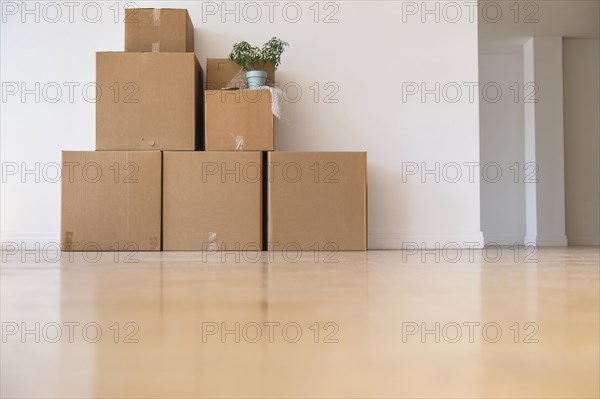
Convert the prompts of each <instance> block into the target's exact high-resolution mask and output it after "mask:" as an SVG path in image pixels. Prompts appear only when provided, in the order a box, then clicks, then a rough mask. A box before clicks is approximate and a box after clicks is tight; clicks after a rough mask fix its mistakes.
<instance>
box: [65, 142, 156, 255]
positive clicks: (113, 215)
mask: <svg viewBox="0 0 600 399" xmlns="http://www.w3.org/2000/svg"><path fill="white" fill-rule="evenodd" d="M161 167H162V162H161V153H160V151H63V153H62V177H61V185H62V198H61V211H62V213H61V247H62V249H63V250H64V251H86V250H92V251H97V250H106V251H111V250H112V251H114V250H128V251H132V250H140V251H156V250H160V230H161V226H160V223H161V219H160V216H161Z"/></svg>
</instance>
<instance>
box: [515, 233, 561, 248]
mask: <svg viewBox="0 0 600 399" xmlns="http://www.w3.org/2000/svg"><path fill="white" fill-rule="evenodd" d="M567 244H568V241H567V236H565V235H556V236H550V235H546V236H543V235H536V236H534V235H528V236H525V245H535V246H536V247H566V246H567Z"/></svg>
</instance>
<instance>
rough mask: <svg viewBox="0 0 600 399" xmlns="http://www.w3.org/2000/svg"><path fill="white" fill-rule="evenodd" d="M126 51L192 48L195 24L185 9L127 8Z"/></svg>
mask: <svg viewBox="0 0 600 399" xmlns="http://www.w3.org/2000/svg"><path fill="white" fill-rule="evenodd" d="M125 51H128V52H155V53H156V52H161V53H165V52H166V53H185V52H190V53H193V52H194V25H192V20H191V19H190V15H189V14H188V12H187V10H183V9H175V8H162V9H161V8H126V9H125Z"/></svg>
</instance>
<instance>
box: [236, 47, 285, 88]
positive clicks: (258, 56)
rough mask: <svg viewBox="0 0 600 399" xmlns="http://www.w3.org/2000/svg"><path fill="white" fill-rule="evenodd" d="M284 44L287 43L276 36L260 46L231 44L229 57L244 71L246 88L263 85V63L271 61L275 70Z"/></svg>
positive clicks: (264, 77)
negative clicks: (246, 82) (231, 48)
mask: <svg viewBox="0 0 600 399" xmlns="http://www.w3.org/2000/svg"><path fill="white" fill-rule="evenodd" d="M286 46H288V43H286V42H284V41H283V40H281V39H278V38H276V37H273V38H271V40H269V41H268V42H266V43H265V44H264V45H263V46H262V48H258V47H255V46H252V45H251V44H250V43H248V42H240V43H236V44H234V45H233V50H231V54H229V59H230V60H232V61H234V62H235V63H236V64H238V65H239V66H241V67H242V68H243V69H244V71H246V79H247V80H248V88H250V89H256V88H257V87H260V86H264V85H265V82H266V80H267V73H266V72H265V71H264V67H265V64H267V63H271V64H272V65H273V70H277V67H278V66H279V64H281V54H283V51H284V50H285V47H286Z"/></svg>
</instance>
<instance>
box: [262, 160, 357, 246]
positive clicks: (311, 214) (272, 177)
mask: <svg viewBox="0 0 600 399" xmlns="http://www.w3.org/2000/svg"><path fill="white" fill-rule="evenodd" d="M266 168H267V170H268V190H267V191H268V202H267V204H268V205H267V206H268V215H267V219H268V244H269V246H270V249H272V250H282V249H283V248H284V247H285V246H286V245H287V246H289V248H291V249H293V248H295V247H297V248H300V249H302V250H315V249H316V248H317V247H318V248H319V249H320V250H324V251H333V250H366V249H367V153H366V152H277V151H276V152H269V153H268V164H267V166H266Z"/></svg>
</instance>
